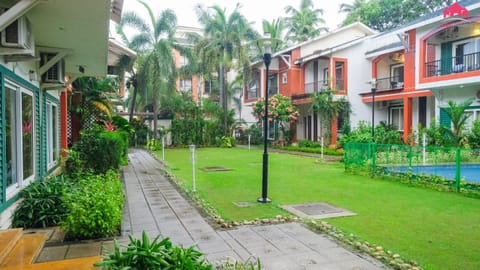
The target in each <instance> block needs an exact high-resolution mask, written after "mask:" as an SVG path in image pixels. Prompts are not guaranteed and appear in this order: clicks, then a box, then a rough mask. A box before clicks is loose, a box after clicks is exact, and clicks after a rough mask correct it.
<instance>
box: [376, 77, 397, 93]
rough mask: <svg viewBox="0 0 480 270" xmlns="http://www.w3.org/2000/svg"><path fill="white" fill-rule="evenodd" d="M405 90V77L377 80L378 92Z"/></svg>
mask: <svg viewBox="0 0 480 270" xmlns="http://www.w3.org/2000/svg"><path fill="white" fill-rule="evenodd" d="M399 89H403V77H401V76H392V77H387V78H380V79H377V88H376V90H377V92H381V91H390V90H399Z"/></svg>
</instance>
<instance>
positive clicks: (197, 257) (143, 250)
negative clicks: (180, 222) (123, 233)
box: [96, 231, 212, 270]
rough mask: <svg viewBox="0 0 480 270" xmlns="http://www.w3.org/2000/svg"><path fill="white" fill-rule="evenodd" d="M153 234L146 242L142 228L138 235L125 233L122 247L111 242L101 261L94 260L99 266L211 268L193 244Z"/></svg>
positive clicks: (110, 267) (117, 267) (120, 267)
mask: <svg viewBox="0 0 480 270" xmlns="http://www.w3.org/2000/svg"><path fill="white" fill-rule="evenodd" d="M159 237H160V236H157V237H156V238H155V239H153V241H151V242H150V240H149V239H148V236H147V234H146V233H145V231H144V232H143V233H142V239H135V238H134V237H133V236H131V235H130V236H129V238H130V243H129V244H128V245H127V246H126V248H125V249H122V248H121V247H120V245H119V244H118V242H117V241H116V240H115V242H114V250H113V252H110V253H108V254H107V256H106V257H105V258H104V259H103V261H102V262H99V263H97V264H96V266H101V267H102V269H106V270H109V269H178V270H182V269H185V270H187V269H198V270H202V269H212V266H211V265H210V264H208V263H206V262H205V260H204V259H202V256H203V254H202V253H200V252H199V251H197V250H196V249H195V248H194V247H190V248H183V247H178V246H173V244H172V242H171V241H170V239H169V238H165V239H163V240H161V241H160V239H159Z"/></svg>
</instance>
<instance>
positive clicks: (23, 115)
mask: <svg viewBox="0 0 480 270" xmlns="http://www.w3.org/2000/svg"><path fill="white" fill-rule="evenodd" d="M33 104H34V102H33V94H32V93H31V92H30V91H27V90H26V89H23V88H20V87H19V86H17V85H15V84H14V83H11V82H9V81H6V84H5V126H6V138H5V141H6V164H7V179H6V188H7V198H8V197H11V196H13V195H14V194H15V193H16V192H17V191H18V190H19V188H20V187H21V186H22V185H23V184H25V183H28V182H29V181H31V180H32V179H33V177H34V176H33V173H34V150H35V147H34V130H35V129H34V118H33V115H34V114H33V112H34V111H33V109H34V108H33Z"/></svg>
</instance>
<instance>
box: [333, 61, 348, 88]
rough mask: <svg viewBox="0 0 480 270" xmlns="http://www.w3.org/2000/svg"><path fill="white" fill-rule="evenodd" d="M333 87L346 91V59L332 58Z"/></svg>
mask: <svg viewBox="0 0 480 270" xmlns="http://www.w3.org/2000/svg"><path fill="white" fill-rule="evenodd" d="M333 61H334V71H333V77H334V78H333V83H334V85H333V88H334V89H335V90H343V91H347V59H344V58H334V60H333Z"/></svg>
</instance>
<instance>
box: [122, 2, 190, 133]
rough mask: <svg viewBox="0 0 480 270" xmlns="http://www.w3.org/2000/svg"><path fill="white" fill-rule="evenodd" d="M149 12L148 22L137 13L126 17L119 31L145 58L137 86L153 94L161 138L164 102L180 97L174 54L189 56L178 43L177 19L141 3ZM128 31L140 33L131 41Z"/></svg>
mask: <svg viewBox="0 0 480 270" xmlns="http://www.w3.org/2000/svg"><path fill="white" fill-rule="evenodd" d="M137 1H138V2H139V3H140V4H141V5H142V6H143V7H144V8H145V9H146V11H147V12H148V15H149V16H148V19H149V20H148V22H147V21H145V20H144V19H143V18H142V17H141V16H139V15H137V14H136V13H135V12H133V11H129V12H126V13H125V14H123V15H122V20H121V21H120V24H119V27H118V29H117V30H119V31H118V32H119V33H120V35H121V36H122V37H123V39H124V42H125V43H126V44H127V46H128V47H130V48H133V49H134V50H136V51H137V52H140V53H143V54H144V56H143V57H144V59H143V61H142V69H140V70H138V71H137V74H136V75H137V76H136V84H137V87H138V88H139V89H146V90H147V92H150V93H151V94H152V99H151V104H152V107H153V117H154V121H153V135H154V137H155V138H156V137H157V130H158V128H157V126H158V114H159V111H160V106H161V100H168V99H170V98H171V97H172V96H173V95H175V94H176V91H175V89H176V88H175V81H176V67H175V59H174V54H173V51H174V50H177V51H179V52H180V54H182V55H186V54H188V53H186V50H187V49H185V48H184V47H182V46H180V45H179V44H178V43H177V42H176V40H175V36H174V34H175V29H176V26H177V18H176V16H175V13H174V12H173V11H172V10H170V9H167V10H164V11H162V12H161V13H160V14H159V15H158V17H156V18H155V17H154V15H153V11H152V9H151V8H150V7H149V6H148V4H147V3H146V2H145V1H142V0H137ZM126 27H133V28H134V29H135V30H137V33H136V34H135V35H134V36H133V37H132V38H131V39H128V38H127V37H126V35H125V34H124V29H125V28H126Z"/></svg>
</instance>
